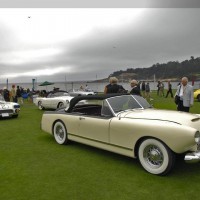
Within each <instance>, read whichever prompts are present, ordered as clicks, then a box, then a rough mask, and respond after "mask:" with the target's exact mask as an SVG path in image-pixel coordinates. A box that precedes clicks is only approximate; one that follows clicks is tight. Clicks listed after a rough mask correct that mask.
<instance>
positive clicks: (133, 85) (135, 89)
mask: <svg viewBox="0 0 200 200" xmlns="http://www.w3.org/2000/svg"><path fill="white" fill-rule="evenodd" d="M131 88H132V89H131V91H130V94H135V95H140V96H141V94H140V88H139V87H138V82H137V81H136V80H135V79H133V80H131Z"/></svg>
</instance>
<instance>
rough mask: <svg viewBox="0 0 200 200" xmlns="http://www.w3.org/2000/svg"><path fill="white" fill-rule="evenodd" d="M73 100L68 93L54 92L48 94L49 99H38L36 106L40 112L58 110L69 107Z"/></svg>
mask: <svg viewBox="0 0 200 200" xmlns="http://www.w3.org/2000/svg"><path fill="white" fill-rule="evenodd" d="M71 99H73V97H72V96H70V95H69V94H68V93H67V92H66V91H52V92H49V93H48V94H47V97H37V98H36V99H35V101H34V103H35V105H36V106H38V108H39V109H40V110H43V109H54V110H55V109H57V108H61V107H66V106H68V104H69V102H70V101H71Z"/></svg>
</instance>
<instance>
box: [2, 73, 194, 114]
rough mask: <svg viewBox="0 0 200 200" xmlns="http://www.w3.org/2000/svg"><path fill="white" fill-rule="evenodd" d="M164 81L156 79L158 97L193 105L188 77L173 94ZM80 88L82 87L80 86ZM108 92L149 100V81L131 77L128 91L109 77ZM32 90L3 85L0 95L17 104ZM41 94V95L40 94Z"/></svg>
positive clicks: (182, 105)
mask: <svg viewBox="0 0 200 200" xmlns="http://www.w3.org/2000/svg"><path fill="white" fill-rule="evenodd" d="M164 87H165V85H164V83H163V82H162V81H158V84H157V95H158V96H160V97H165V98H168V95H169V94H170V96H171V98H174V97H176V99H178V101H177V102H176V104H177V110H178V111H184V112H189V110H190V107H191V106H192V105H193V102H194V96H193V95H194V91H193V87H192V86H191V85H189V84H188V78H187V77H183V78H182V79H181V81H180V83H179V85H178V86H177V91H176V93H175V95H173V92H172V84H171V83H170V80H169V81H168V82H167V93H166V95H165V94H164ZM80 89H83V87H82V86H81V88H80ZM84 90H85V91H89V90H90V89H89V87H88V85H86V87H85V88H84ZM110 93H130V94H133V95H140V96H142V97H144V98H146V99H147V100H151V95H150V93H151V89H150V85H149V82H145V81H141V82H138V81H137V80H135V79H133V80H131V81H130V91H128V90H126V89H124V88H123V86H122V85H120V84H118V79H117V78H116V77H110V79H109V84H108V85H106V86H105V88H104V94H110ZM32 94H33V93H32V91H30V89H29V88H27V89H26V90H25V89H24V88H22V87H20V86H17V87H16V86H15V85H12V88H11V90H10V91H9V90H8V88H6V87H4V88H3V90H2V91H1V95H2V96H3V97H4V99H5V101H7V102H9V101H11V102H17V103H19V104H23V100H24V99H28V98H30V99H31V96H32ZM41 96H42V95H41Z"/></svg>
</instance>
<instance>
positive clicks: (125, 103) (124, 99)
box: [107, 95, 151, 113]
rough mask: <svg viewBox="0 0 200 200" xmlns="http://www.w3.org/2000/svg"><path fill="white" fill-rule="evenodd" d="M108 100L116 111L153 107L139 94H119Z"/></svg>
mask: <svg viewBox="0 0 200 200" xmlns="http://www.w3.org/2000/svg"><path fill="white" fill-rule="evenodd" d="M107 100H108V103H109V104H110V106H111V107H112V109H113V111H114V112H115V113H118V112H121V111H126V110H129V109H146V108H150V107H151V106H150V104H149V103H148V102H147V101H146V100H145V99H144V98H143V97H141V96H137V95H123V96H117V97H111V98H109V99H107Z"/></svg>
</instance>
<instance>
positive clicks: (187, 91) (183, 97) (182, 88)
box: [175, 77, 194, 112]
mask: <svg viewBox="0 0 200 200" xmlns="http://www.w3.org/2000/svg"><path fill="white" fill-rule="evenodd" d="M176 95H178V96H179V97H180V101H179V102H178V104H177V110H178V111H184V112H189V110H190V107H191V106H192V105H193V103H194V91H193V87H192V86H191V85H189V84H188V78H187V77H183V78H182V79H181V84H180V85H179V86H178V87H177V91H176V94H175V96H176Z"/></svg>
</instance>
